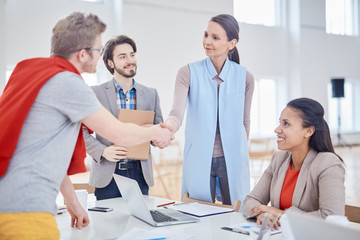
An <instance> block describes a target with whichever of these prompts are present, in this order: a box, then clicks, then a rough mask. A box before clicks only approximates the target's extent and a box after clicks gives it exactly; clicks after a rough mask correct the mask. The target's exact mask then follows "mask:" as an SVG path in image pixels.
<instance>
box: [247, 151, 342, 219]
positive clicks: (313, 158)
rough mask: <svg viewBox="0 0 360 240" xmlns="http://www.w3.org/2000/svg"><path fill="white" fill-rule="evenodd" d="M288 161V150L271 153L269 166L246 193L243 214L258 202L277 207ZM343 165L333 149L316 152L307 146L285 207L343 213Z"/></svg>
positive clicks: (319, 213)
mask: <svg viewBox="0 0 360 240" xmlns="http://www.w3.org/2000/svg"><path fill="white" fill-rule="evenodd" d="M290 161H291V153H290V152H289V151H279V152H276V153H275V154H274V155H273V158H272V160H271V164H270V166H269V167H268V168H267V169H266V170H265V172H264V174H263V175H262V176H261V178H260V180H259V182H258V183H257V184H256V186H255V187H254V189H253V190H252V191H251V193H250V194H249V195H248V196H246V198H245V201H244V205H243V214H244V216H245V217H247V216H249V215H250V213H251V209H252V208H253V207H255V206H257V205H260V204H261V205H267V204H268V203H269V201H271V206H273V207H276V208H280V193H281V189H282V186H283V183H284V179H285V176H286V172H287V170H288V168H289V164H290ZM344 181H345V168H344V165H343V163H342V162H341V161H340V159H339V158H338V157H337V156H336V155H335V154H333V153H329V152H320V153H318V152H316V151H314V150H313V149H310V151H309V153H308V154H307V156H306V157H305V160H304V163H303V165H302V167H301V170H300V173H299V176H298V179H297V182H296V186H295V190H294V195H293V199H292V206H291V207H290V208H289V209H288V211H297V212H302V213H306V214H309V215H315V216H319V217H322V218H326V216H328V215H344V211H345V186H344Z"/></svg>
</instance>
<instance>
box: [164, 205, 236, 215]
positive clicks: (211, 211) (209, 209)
mask: <svg viewBox="0 0 360 240" xmlns="http://www.w3.org/2000/svg"><path fill="white" fill-rule="evenodd" d="M166 208H171V209H175V210H177V211H180V212H183V213H187V214H190V215H193V216H196V217H205V216H210V215H215V214H220V213H228V212H233V211H234V210H233V209H231V208H224V207H217V206H212V205H207V204H202V203H198V202H193V203H176V204H173V205H168V206H166Z"/></svg>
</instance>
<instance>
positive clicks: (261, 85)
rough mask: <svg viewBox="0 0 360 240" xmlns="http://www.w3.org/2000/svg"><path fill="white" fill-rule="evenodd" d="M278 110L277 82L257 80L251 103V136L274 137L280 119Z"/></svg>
mask: <svg viewBox="0 0 360 240" xmlns="http://www.w3.org/2000/svg"><path fill="white" fill-rule="evenodd" d="M276 109H277V107H276V84H275V80H274V79H265V78H264V79H256V80H255V90H254V95H253V100H252V103H251V128H250V134H251V135H253V136H255V137H273V136H274V129H275V127H276V124H277V120H276V119H278V116H276V115H277V111H276Z"/></svg>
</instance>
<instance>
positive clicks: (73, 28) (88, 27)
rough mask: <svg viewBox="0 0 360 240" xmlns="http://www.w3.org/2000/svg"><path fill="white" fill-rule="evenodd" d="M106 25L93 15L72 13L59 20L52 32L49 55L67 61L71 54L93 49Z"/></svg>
mask: <svg viewBox="0 0 360 240" xmlns="http://www.w3.org/2000/svg"><path fill="white" fill-rule="evenodd" d="M105 29H106V24H105V23H104V22H102V21H101V20H100V19H99V18H98V16H96V15H94V14H91V13H90V14H84V13H80V12H74V13H72V14H70V15H69V16H67V17H66V18H64V19H61V20H59V21H58V22H57V23H56V25H55V27H54V28H53V30H52V37H51V55H52V56H59V57H63V58H65V59H68V58H69V57H70V55H71V54H73V53H75V52H77V51H79V50H81V49H83V48H87V47H93V44H94V42H95V39H96V37H97V36H98V35H99V34H101V33H103V32H104V31H105Z"/></svg>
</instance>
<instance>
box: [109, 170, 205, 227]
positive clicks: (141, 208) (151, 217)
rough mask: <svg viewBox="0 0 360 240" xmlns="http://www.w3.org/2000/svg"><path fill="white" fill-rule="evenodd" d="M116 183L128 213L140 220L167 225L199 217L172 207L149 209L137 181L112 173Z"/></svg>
mask: <svg viewBox="0 0 360 240" xmlns="http://www.w3.org/2000/svg"><path fill="white" fill-rule="evenodd" d="M113 175H114V179H115V182H116V185H117V186H118V188H119V190H120V193H121V195H122V197H123V199H124V201H125V204H126V206H127V208H128V209H129V211H130V213H131V214H132V215H133V216H135V217H137V218H139V219H140V220H142V221H144V222H146V223H148V224H150V225H152V226H154V227H160V226H168V225H174V224H181V223H191V222H198V221H199V219H198V218H195V217H192V216H189V215H186V214H184V213H181V212H178V211H176V210H173V209H154V210H149V209H148V207H147V206H146V203H145V200H144V197H143V195H142V193H141V191H140V188H139V185H138V183H137V182H136V181H135V180H133V179H130V178H127V177H123V176H120V175H118V174H113Z"/></svg>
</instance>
